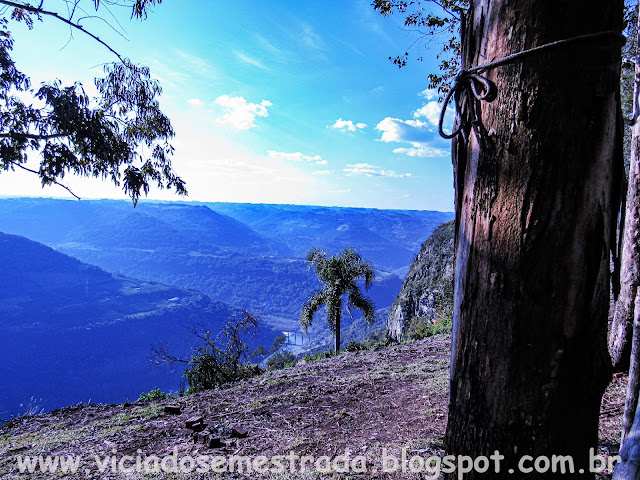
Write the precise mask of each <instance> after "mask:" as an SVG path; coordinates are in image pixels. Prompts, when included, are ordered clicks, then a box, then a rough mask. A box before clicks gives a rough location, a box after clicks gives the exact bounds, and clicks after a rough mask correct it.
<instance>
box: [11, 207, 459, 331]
mask: <svg viewBox="0 0 640 480" xmlns="http://www.w3.org/2000/svg"><path fill="white" fill-rule="evenodd" d="M214 210H215V211H214ZM452 217H453V214H452V213H447V212H444V213H443V212H421V211H395V210H374V209H349V208H328V207H302V206H291V205H243V204H208V206H205V205H202V204H200V205H198V204H179V203H152V202H141V203H140V204H139V205H138V207H137V208H135V209H134V208H132V206H131V203H129V202H124V201H109V200H99V201H87V200H83V201H80V202H78V201H69V200H52V199H28V198H9V199H0V231H5V232H7V233H14V234H18V235H24V236H26V237H28V238H31V239H33V240H36V241H39V242H42V243H45V244H47V245H49V246H52V247H54V248H55V249H57V250H58V251H61V252H64V253H66V254H68V255H71V256H73V257H75V258H78V259H80V260H81V261H84V262H87V263H90V264H94V265H97V266H99V267H101V268H103V269H105V270H107V271H110V272H115V273H118V274H121V275H126V276H129V277H133V278H139V279H141V280H145V281H156V282H161V283H164V284H168V285H176V286H179V287H183V288H189V289H195V290H199V291H201V292H203V293H204V294H206V295H209V296H211V297H213V298H217V299H219V300H221V301H223V302H225V303H227V304H230V305H234V306H239V307H246V308H248V309H249V310H251V311H252V312H254V313H256V314H260V315H263V316H264V317H265V318H270V319H275V320H274V325H275V324H278V325H281V324H282V323H285V324H286V323H287V322H288V325H289V326H288V327H287V328H295V325H297V319H298V316H299V312H300V308H301V306H302V304H303V303H304V301H305V300H306V298H308V295H309V294H310V292H311V291H313V289H314V288H317V281H316V278H315V275H314V273H313V272H311V271H309V270H308V268H307V266H306V264H305V262H304V259H303V257H304V254H305V253H306V252H307V250H308V249H309V248H310V247H319V248H323V249H325V250H327V251H328V252H329V253H332V254H333V253H337V252H338V251H339V250H341V249H342V248H345V247H355V248H356V249H357V250H358V251H359V252H360V253H362V255H363V256H364V257H365V258H367V259H368V260H371V261H372V262H373V263H374V266H375V267H376V269H377V270H378V273H379V275H378V280H377V281H376V282H375V284H374V289H373V290H372V291H371V292H370V295H371V297H372V298H373V300H374V302H375V303H376V306H377V307H378V308H385V307H387V308H388V307H390V306H391V303H392V302H393V299H394V298H395V296H396V294H397V292H398V291H399V289H400V285H401V283H402V277H404V274H405V273H406V271H407V270H408V266H409V263H410V262H411V259H412V258H413V256H414V255H415V253H416V252H417V251H418V248H419V245H420V243H421V242H422V241H424V239H426V238H427V237H428V236H429V234H430V233H431V232H432V231H433V230H435V228H436V227H437V226H438V225H439V224H440V223H442V222H443V221H445V220H449V219H451V218H452ZM385 272H386V273H385Z"/></svg>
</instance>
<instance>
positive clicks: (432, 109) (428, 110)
mask: <svg viewBox="0 0 640 480" xmlns="http://www.w3.org/2000/svg"><path fill="white" fill-rule="evenodd" d="M441 110H442V107H441V106H440V105H439V104H438V102H429V103H427V104H426V105H423V106H422V107H420V108H419V109H418V110H416V111H415V112H413V118H420V117H424V118H426V119H427V120H428V121H429V123H430V124H431V125H433V126H434V127H437V126H438V123H439V122H440V111H441Z"/></svg>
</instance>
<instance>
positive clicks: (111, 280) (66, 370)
mask: <svg viewBox="0 0 640 480" xmlns="http://www.w3.org/2000/svg"><path fill="white" fill-rule="evenodd" d="M234 311H235V309H234V308H233V307H230V306H228V305H226V304H224V303H222V302H219V301H216V300H212V299H211V298H209V297H207V296H205V295H202V294H201V293H199V292H195V291H190V290H185V289H182V288H177V287H169V286H166V285H161V284H158V283H155V282H142V281H138V280H134V279H131V278H127V277H123V276H118V275H112V274H110V273H108V272H105V271H104V270H102V269H100V268H98V267H95V266H92V265H88V264H85V263H83V262H80V261H79V260H76V259H74V258H71V257H69V256H67V255H64V254H62V253H60V252H57V251H55V250H53V249H52V248H50V247H47V246H45V245H42V244H40V243H37V242H34V241H32V240H29V239H27V238H24V237H20V236H16V235H9V234H5V233H0V337H1V338H2V343H3V346H2V347H3V348H2V349H0V364H1V365H2V368H3V374H2V375H0V390H1V391H2V396H0V418H3V419H6V418H7V417H8V416H12V415H18V414H23V413H25V412H27V411H29V410H30V409H35V410H39V409H41V408H44V409H46V410H50V409H53V408H58V407H61V406H64V405H68V404H73V403H78V402H81V401H82V402H86V401H89V400H91V401H93V402H122V401H126V400H127V399H129V400H135V399H136V398H137V397H138V396H139V395H140V393H142V392H143V391H149V390H150V389H152V388H154V387H160V388H163V389H165V390H177V389H178V388H179V382H180V379H181V374H180V372H174V373H170V372H169V371H168V370H166V369H164V368H160V367H154V366H153V365H152V364H150V362H149V356H150V352H151V345H152V344H165V345H166V346H167V347H168V348H169V349H170V350H171V352H172V353H174V354H175V355H179V356H183V357H186V356H187V355H188V354H189V351H190V349H191V347H193V346H195V344H196V343H197V339H196V338H195V336H193V334H192V330H193V328H194V326H195V327H197V326H198V325H202V327H203V328H205V329H210V330H211V331H217V330H219V329H220V327H221V325H222V324H223V323H224V322H225V321H226V320H227V318H228V317H229V315H230V314H231V313H233V312H234ZM273 336H275V332H273V331H272V330H271V329H270V328H268V327H266V326H263V327H262V338H261V339H260V340H262V341H263V343H264V344H265V345H267V346H268V345H270V342H271V340H272V338H273Z"/></svg>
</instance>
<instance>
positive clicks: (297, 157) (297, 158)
mask: <svg viewBox="0 0 640 480" xmlns="http://www.w3.org/2000/svg"><path fill="white" fill-rule="evenodd" d="M267 153H268V154H269V156H270V157H271V158H275V159H277V160H291V161H293V162H302V161H307V162H313V161H315V163H316V164H318V165H326V163H327V161H326V160H322V157H321V156H320V155H304V154H302V153H301V152H295V153H286V152H276V151H274V150H267Z"/></svg>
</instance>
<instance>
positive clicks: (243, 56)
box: [233, 50, 268, 70]
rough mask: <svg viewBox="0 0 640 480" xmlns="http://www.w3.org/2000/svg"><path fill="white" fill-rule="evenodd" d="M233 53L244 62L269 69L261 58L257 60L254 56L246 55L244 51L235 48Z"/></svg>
mask: <svg viewBox="0 0 640 480" xmlns="http://www.w3.org/2000/svg"><path fill="white" fill-rule="evenodd" d="M233 53H234V54H235V55H236V57H238V58H239V59H240V60H242V61H243V62H244V63H247V64H249V65H253V66H254V67H258V68H261V69H262V70H268V68H267V67H265V66H264V65H263V64H262V63H261V62H260V61H259V60H256V59H255V58H252V57H250V56H249V55H246V54H244V53H242V52H238V51H237V50H234V51H233Z"/></svg>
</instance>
